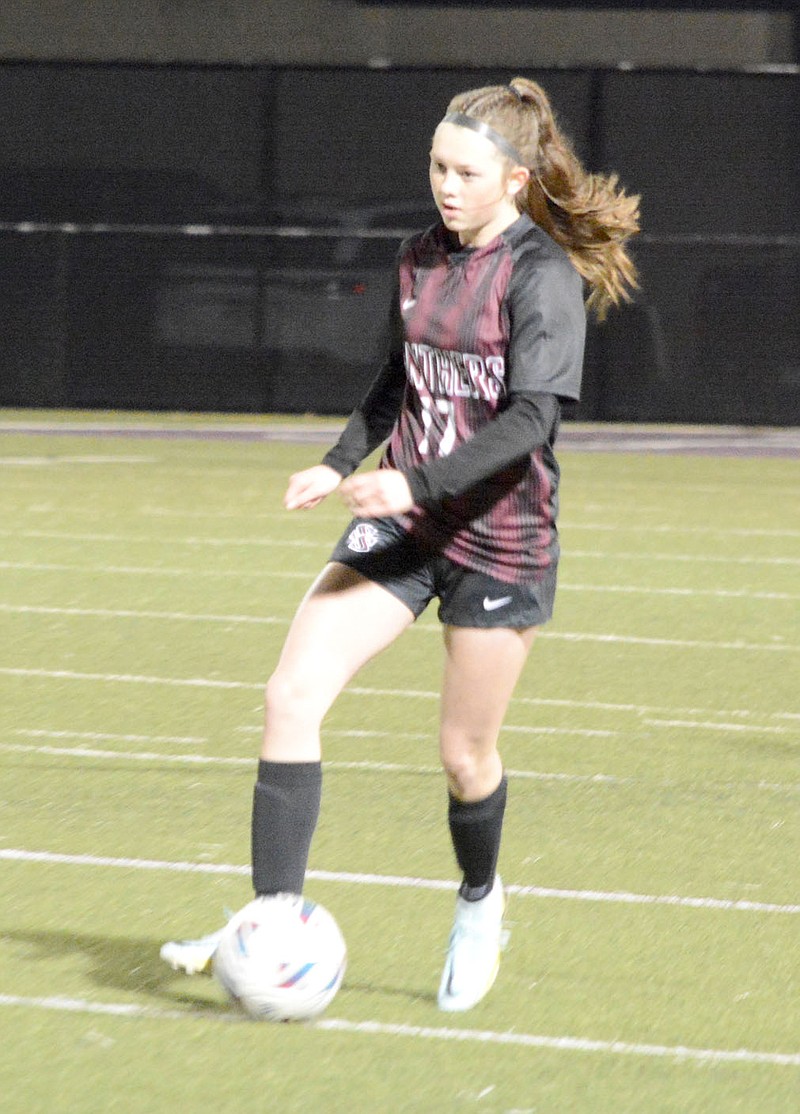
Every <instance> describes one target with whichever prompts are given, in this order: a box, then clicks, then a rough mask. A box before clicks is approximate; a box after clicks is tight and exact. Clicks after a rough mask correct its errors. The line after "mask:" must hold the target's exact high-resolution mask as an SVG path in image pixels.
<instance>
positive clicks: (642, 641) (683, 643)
mask: <svg viewBox="0 0 800 1114" xmlns="http://www.w3.org/2000/svg"><path fill="white" fill-rule="evenodd" d="M539 638H544V639H547V640H549V641H554V642H609V643H617V644H625V645H631V646H675V647H681V648H682V649H689V650H746V651H748V652H749V651H762V650H767V651H773V652H776V653H784V654H795V653H798V652H800V645H797V646H796V645H794V644H792V643H788V642H744V641H739V640H738V639H737V640H736V641H734V642H712V641H710V640H704V639H691V638H643V637H637V636H633V635H626V634H590V633H582V632H580V631H546V630H545V631H542V632H541V633H540V634H539Z"/></svg>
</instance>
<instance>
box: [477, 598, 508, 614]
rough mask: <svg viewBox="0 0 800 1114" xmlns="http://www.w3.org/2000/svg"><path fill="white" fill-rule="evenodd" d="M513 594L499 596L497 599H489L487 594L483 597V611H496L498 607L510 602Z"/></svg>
mask: <svg viewBox="0 0 800 1114" xmlns="http://www.w3.org/2000/svg"><path fill="white" fill-rule="evenodd" d="M512 599H513V596H500V598H499V599H496V600H490V599H489V597H488V596H484V597H483V610H484V611H497V609H498V607H505V606H506V604H507V603H511V600H512Z"/></svg>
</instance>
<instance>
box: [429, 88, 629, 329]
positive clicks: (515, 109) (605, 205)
mask: <svg viewBox="0 0 800 1114" xmlns="http://www.w3.org/2000/svg"><path fill="white" fill-rule="evenodd" d="M447 111H448V112H461V113H464V114H465V115H467V116H471V117H474V118H475V119H476V120H481V121H483V122H484V123H486V124H488V125H489V126H490V127H492V128H493V129H494V130H495V131H496V132H498V133H499V134H500V135H501V136H503V138H504V139H506V140H507V141H508V142H509V143H510V144H511V145H512V146H513V147H514V148H515V150H516V151H518V152H519V154H520V156H521V158H522V160H523V164H524V165H525V166H527V167H528V169H529V170H530V171H531V177H530V181H529V183H528V186H527V188H525V189H523V190H522V191H521V192H520V194H519V195H518V198H517V204H518V205H519V207H520V208H521V209H523V210H524V211H526V212H527V213H528V214H529V216H530V217H531V219H532V220H534V221H535V222H536V223H537V224H538V225H539V226H540V227H541V228H543V229H544V230H545V231H546V232H547V233H548V234H549V235H550V236H552V238H553V239H554V240H555V241H556V242H557V243H558V244H560V245H561V246H562V247H563V248H564V249H565V251H566V252H567V253H568V254H569V256H570V259H571V260H572V262H573V264H574V266H575V269H576V270H577V271H578V272H579V274H580V275H581V276H582V277H583V278H584V279H585V280H586V282H587V284H588V286H589V288H590V293H589V297H588V299H587V305H588V307H589V308H590V309H592V310H594V312H595V313H596V315H597V317H598V318H599V319H600V320H602V319H603V318H604V317H605V315H606V311H607V310H608V308H609V307H610V306H612V305H614V306H616V305H619V303H620V301H621V300H623V299H624V300H626V301H629V300H630V291H631V289H635V288H636V287H637V286H638V282H637V277H636V267H635V266H634V263H633V260H632V259H631V257H630V255H629V254H628V252H627V250H626V247H625V242H626V241H627V240H628V239H629V237H631V236H633V235H635V234H636V233H637V232H638V231H639V198H638V197H635V196H628V195H627V194H626V193H625V192H624V190H623V189H621V188H620V186H619V179H618V177H617V175H616V174H610V175H603V174H590V173H589V172H588V171H587V170H585V169H584V167H583V166H582V165H581V162H580V160H579V159H578V157H577V155H576V154H575V153H574V151H573V150H572V147H571V145H570V142H569V140H568V139H567V138H566V137H565V136H564V135H563V134H562V133H561V131H560V129H559V127H558V124H557V122H556V120H555V117H554V114H553V110H552V108H551V106H550V101H549V100H548V97H547V94H546V93H545V91H544V89H542V87H541V86H540V85H537V84H536V82H535V81H529V80H528V79H527V78H524V77H515V78H513V79H512V80H511V81H510V82H509V84H508V85H487V86H485V87H484V88H482V89H472V90H470V91H468V92H466V93H460V94H459V95H458V96H457V97H454V98H453V100H452V101H451V102H450V104H449V105H448V108H447ZM509 161H510V160H509Z"/></svg>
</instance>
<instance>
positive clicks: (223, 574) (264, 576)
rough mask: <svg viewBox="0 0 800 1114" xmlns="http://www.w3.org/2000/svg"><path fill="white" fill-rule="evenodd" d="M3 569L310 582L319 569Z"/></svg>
mask: <svg viewBox="0 0 800 1114" xmlns="http://www.w3.org/2000/svg"><path fill="white" fill-rule="evenodd" d="M0 569H9V570H12V569H13V570H14V571H16V572H77V573H87V574H89V575H91V576H95V575H100V576H103V575H111V576H115V575H119V576H177V577H181V578H183V577H190V578H192V579H196V578H198V577H201V576H208V577H213V578H214V580H232V579H233V578H234V577H243V578H247V577H249V578H251V579H253V578H256V579H259V580H305V581H306V582H307V583H308V584H310V583H311V581H312V580H313V579H314V577H315V576H316V575H317V572H319V569H315V570H314V571H313V572H281V571H278V570H276V569H179V568H156V567H154V566H152V565H147V566H143V565H67V564H63V563H60V562H55V561H50V562H45V561H38V562H36V563H33V562H30V561H0Z"/></svg>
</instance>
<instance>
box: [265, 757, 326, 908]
mask: <svg viewBox="0 0 800 1114" xmlns="http://www.w3.org/2000/svg"><path fill="white" fill-rule="evenodd" d="M321 795H322V763H321V762H265V761H264V760H263V759H262V760H261V761H260V762H259V763H258V781H257V782H256V787H255V792H254V793H253V823H252V828H251V847H252V863H253V889H254V890H255V892H256V893H257V894H259V895H262V894H277V893H293V894H299V893H302V892H303V881H304V879H305V874H306V864H307V862H308V852H309V848H310V846H311V837H312V836H313V835H314V829H315V828H316V826H317V819H318V817H319V807H320V799H321Z"/></svg>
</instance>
